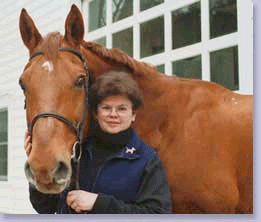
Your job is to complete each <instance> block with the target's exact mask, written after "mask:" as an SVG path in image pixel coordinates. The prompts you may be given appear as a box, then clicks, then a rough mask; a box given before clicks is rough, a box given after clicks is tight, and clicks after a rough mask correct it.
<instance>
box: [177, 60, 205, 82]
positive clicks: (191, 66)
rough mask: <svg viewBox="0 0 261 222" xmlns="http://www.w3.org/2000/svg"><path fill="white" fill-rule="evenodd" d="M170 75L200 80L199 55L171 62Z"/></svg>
mask: <svg viewBox="0 0 261 222" xmlns="http://www.w3.org/2000/svg"><path fill="white" fill-rule="evenodd" d="M172 73H173V74H175V75H177V76H179V77H187V78H192V79H201V78H202V71H201V55H199V56H195V57H192V58H188V59H183V60H179V61H175V62H173V63H172Z"/></svg>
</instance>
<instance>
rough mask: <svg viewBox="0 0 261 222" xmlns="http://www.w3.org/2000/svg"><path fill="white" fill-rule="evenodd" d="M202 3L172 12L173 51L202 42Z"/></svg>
mask: <svg viewBox="0 0 261 222" xmlns="http://www.w3.org/2000/svg"><path fill="white" fill-rule="evenodd" d="M200 14H201V13H200V2H197V3H194V4H192V5H188V6H186V7H184V8H181V9H178V10H176V11H173V12H172V49H177V48H180V47H183V46H187V45H191V44H193V43H197V42H200V41H201V18H200Z"/></svg>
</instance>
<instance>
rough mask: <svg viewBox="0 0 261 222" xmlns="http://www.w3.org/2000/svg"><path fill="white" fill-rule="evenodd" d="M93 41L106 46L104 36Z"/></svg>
mask: <svg viewBox="0 0 261 222" xmlns="http://www.w3.org/2000/svg"><path fill="white" fill-rule="evenodd" d="M93 41H94V42H96V43H98V44H100V45H103V46H105V47H106V37H102V38H99V39H95V40H93Z"/></svg>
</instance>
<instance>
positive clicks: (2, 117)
mask: <svg viewBox="0 0 261 222" xmlns="http://www.w3.org/2000/svg"><path fill="white" fill-rule="evenodd" d="M7 118H8V116H7V110H3V109H2V110H1V109H0V144H1V143H3V142H7V140H8V138H7V132H8V131H7Z"/></svg>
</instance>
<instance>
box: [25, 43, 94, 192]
mask: <svg viewBox="0 0 261 222" xmlns="http://www.w3.org/2000/svg"><path fill="white" fill-rule="evenodd" d="M58 50H59V51H65V52H70V53H73V54H74V55H76V56H78V57H79V58H80V60H81V61H82V62H83V66H84V72H85V75H84V91H85V95H84V101H83V114H82V117H81V120H80V121H79V122H78V123H77V124H74V123H73V122H72V121H71V120H69V119H68V118H66V117H65V116H63V115H62V114H59V113H55V112H41V113H38V114H36V115H35V116H34V118H33V119H32V121H31V123H29V124H28V131H29V133H30V135H31V137H32V132H33V127H34V125H35V123H36V122H37V120H39V119H41V118H45V117H53V118H56V119H58V120H59V121H61V122H63V123H64V124H66V125H67V126H69V127H70V128H71V129H72V130H73V131H74V132H75V134H76V136H77V140H76V142H75V143H74V145H73V150H72V156H71V159H72V168H73V165H75V171H76V172H75V174H73V176H75V181H74V182H75V189H80V182H79V176H80V175H79V174H80V159H81V156H82V145H83V142H84V127H85V123H86V113H87V109H88V90H89V85H90V81H89V78H90V75H89V69H88V66H87V63H86V60H85V57H84V56H83V55H82V54H81V53H80V52H79V51H78V50H76V49H73V48H59V49H58ZM38 55H44V51H36V52H34V53H33V54H32V55H31V56H30V58H29V61H30V60H31V59H33V58H34V57H36V56H38ZM25 107H26V106H25Z"/></svg>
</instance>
